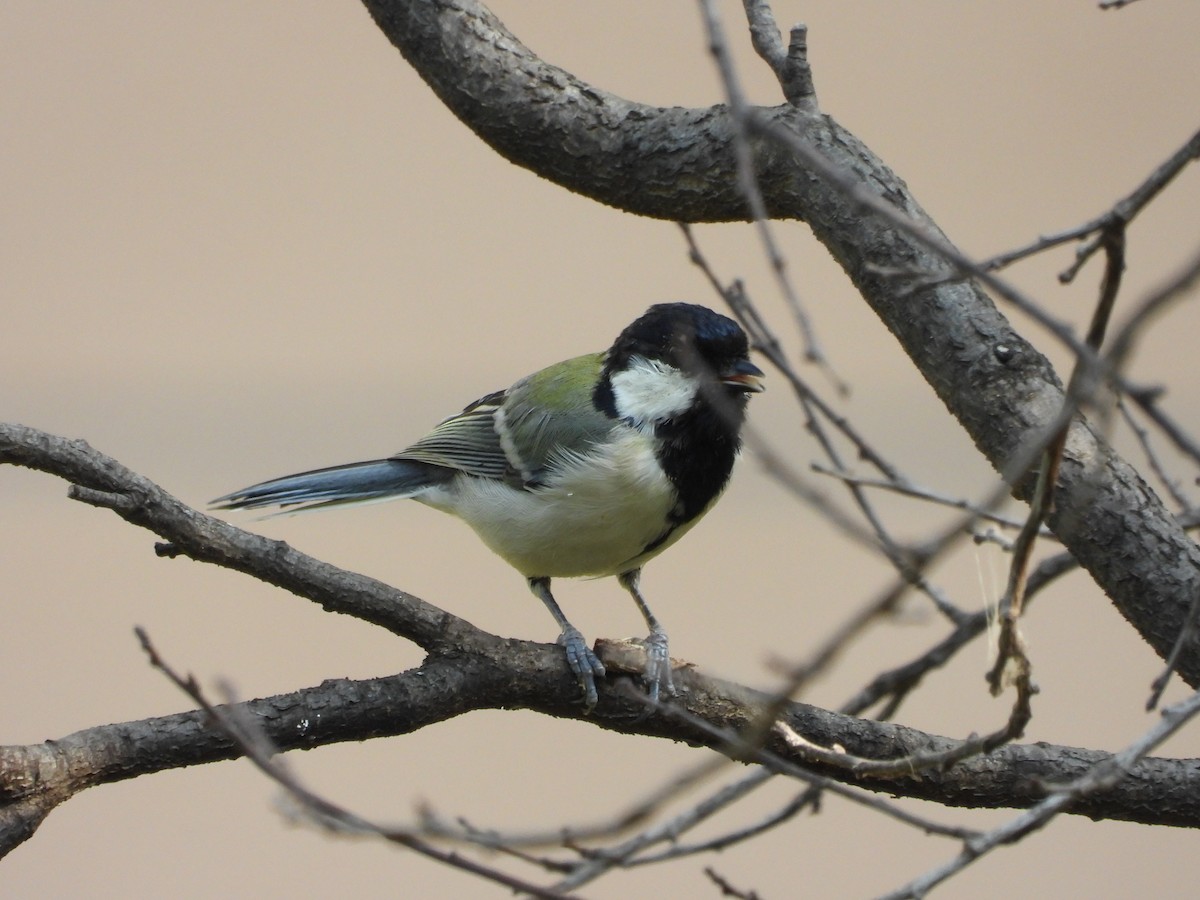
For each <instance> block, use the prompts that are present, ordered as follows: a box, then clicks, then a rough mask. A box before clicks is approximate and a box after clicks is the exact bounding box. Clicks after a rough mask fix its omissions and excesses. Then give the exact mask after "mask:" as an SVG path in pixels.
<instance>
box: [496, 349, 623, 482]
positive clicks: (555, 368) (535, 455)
mask: <svg viewBox="0 0 1200 900" xmlns="http://www.w3.org/2000/svg"><path fill="white" fill-rule="evenodd" d="M603 364H604V354H602V353H593V354H589V355H587V356H580V357H576V358H575V359H568V360H565V361H564V362H560V363H556V364H555V365H552V366H548V367H547V368H545V369H542V370H541V371H540V372H536V373H534V374H533V375H530V376H529V377H528V378H523V379H521V380H520V381H518V382H517V383H516V384H514V385H513V386H512V387H511V388H510V389H509V390H508V392H507V394H506V395H505V397H504V401H503V404H502V405H501V408H500V411H499V413H498V414H497V416H496V428H497V431H498V432H499V434H500V441H501V445H502V446H503V447H504V449H505V451H506V452H507V454H508V457H509V459H510V461H511V464H512V466H513V468H514V469H515V470H516V472H517V473H519V475H520V478H521V480H522V481H523V482H524V483H525V484H526V485H527V486H530V487H533V486H536V485H537V484H539V483H541V482H542V481H544V480H545V477H546V476H547V475H548V474H549V473H551V472H553V471H554V469H555V468H556V467H557V466H558V465H560V464H562V463H563V462H564V461H566V460H569V459H572V458H577V457H578V456H580V455H582V454H585V453H587V452H588V451H589V450H591V449H592V448H593V447H594V446H595V445H596V444H597V443H599V442H600V441H602V440H603V439H604V438H605V437H606V436H607V435H608V434H609V432H611V431H612V428H613V424H614V423H613V420H612V419H610V418H609V417H608V416H606V415H604V413H602V412H600V411H599V410H598V409H596V406H595V403H594V402H593V400H592V392H593V391H594V390H595V386H596V382H597V381H598V380H599V378H600V371H601V368H602V367H603Z"/></svg>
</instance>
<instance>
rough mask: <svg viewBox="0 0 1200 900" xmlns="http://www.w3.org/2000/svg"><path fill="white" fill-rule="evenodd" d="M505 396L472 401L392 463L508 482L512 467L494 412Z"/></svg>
mask: <svg viewBox="0 0 1200 900" xmlns="http://www.w3.org/2000/svg"><path fill="white" fill-rule="evenodd" d="M506 393H507V392H506V391H497V392H496V393H494V394H488V395H487V396H486V397H483V398H481V399H479V400H476V401H475V402H474V403H472V404H471V405H470V406H468V407H467V408H466V409H464V410H463V411H462V412H460V413H459V414H458V415H455V416H451V417H450V418H449V419H446V421H444V422H442V423H441V424H440V425H438V426H437V427H436V428H434V429H433V431H431V432H429V434H427V435H425V437H423V438H421V439H420V440H419V441H417V442H416V443H415V444H413V445H412V446H411V447H406V448H405V449H404V450H401V451H400V452H399V453H397V454H396V455H395V456H393V457H392V459H401V460H414V461H416V462H423V463H429V464H430V465H434V466H444V467H445V468H447V469H457V470H458V471H461V472H466V473H467V474H469V475H477V476H479V477H481V478H505V477H509V478H511V477H512V473H513V466H512V465H511V463H510V462H509V460H508V457H507V456H506V455H505V453H504V448H503V447H502V446H501V444H500V435H499V434H498V433H497V432H496V410H497V409H499V408H500V404H501V403H503V402H504V398H505V395H506Z"/></svg>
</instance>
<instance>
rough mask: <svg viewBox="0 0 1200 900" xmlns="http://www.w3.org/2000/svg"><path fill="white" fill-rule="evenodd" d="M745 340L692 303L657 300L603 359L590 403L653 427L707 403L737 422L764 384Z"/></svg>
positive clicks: (717, 315) (731, 324) (724, 319)
mask: <svg viewBox="0 0 1200 900" xmlns="http://www.w3.org/2000/svg"><path fill="white" fill-rule="evenodd" d="M749 352H750V348H749V342H748V341H747V339H746V333H745V332H744V331H742V329H741V327H740V326H739V325H738V324H737V323H736V322H734V321H733V320H732V319H730V318H728V317H727V316H723V315H721V314H720V313H716V312H713V311H712V310H711V309H708V308H707V307H704V306H698V305H696V304H694V303H659V304H656V305H655V306H651V307H650V308H649V309H648V310H646V312H645V313H644V314H643V315H642V316H641V317H639V318H638V319H636V320H635V321H634V322H633V323H631V324H630V325H629V326H627V327H626V328H625V330H624V331H622V332H621V334H620V335H619V336H618V337H617V339H616V341H615V342H614V343H613V345H612V347H611V348H610V349H609V351H608V353H607V354H606V355H605V358H604V369H603V373H602V376H601V379H600V383H599V385H597V388H596V396H595V401H596V405H597V406H598V407H599V408H600V409H602V410H604V411H605V412H607V413H608V414H609V415H612V416H614V417H615V418H619V419H623V420H625V421H627V422H630V423H631V424H634V425H638V426H654V425H656V424H658V423H661V422H664V421H668V420H670V419H673V418H676V417H678V416H680V415H682V414H683V413H685V412H687V411H688V410H690V409H692V408H694V407H695V406H696V404H697V403H702V402H705V401H707V402H708V403H709V404H710V405H713V406H715V407H717V411H718V412H721V411H722V410H721V407H722V406H727V407H728V412H729V413H730V414H731V415H733V416H734V417H736V418H737V420H738V422H737V424H739V425H740V417H741V413H742V411H743V410H744V408H745V403H746V396H747V395H748V394H750V393H757V392H758V391H761V390H762V389H763V387H762V381H761V379H762V377H763V373H762V370H761V369H759V368H758V366H756V365H754V363H752V362H750V358H749Z"/></svg>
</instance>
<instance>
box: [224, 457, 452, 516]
mask: <svg viewBox="0 0 1200 900" xmlns="http://www.w3.org/2000/svg"><path fill="white" fill-rule="evenodd" d="M453 474H454V473H453V471H452V470H450V469H445V468H442V467H440V466H433V465H429V464H427V463H421V462H415V461H412V460H402V459H374V460H370V461H368V462H358V463H350V464H348V465H344V466H331V467H330V468H328V469H314V470H313V471H311V472H300V473H298V474H296V475H286V476H284V477H283V478H274V479H272V480H271V481H264V482H262V483H261V484H253V485H251V486H250V487H246V488H242V489H241V490H240V491H234V492H233V493H232V494H226V495H225V496H224V497H218V498H217V499H216V500H213V501H212V503H211V504H209V505H210V506H211V507H212V508H214V509H261V508H263V507H265V506H279V507H281V510H280V511H281V512H300V511H302V510H307V509H319V508H322V507H327V506H338V505H342V504H349V503H370V502H373V501H379V500H393V499H398V498H402V497H411V496H413V495H414V494H418V493H420V492H421V491H422V490H423V489H425V488H428V487H432V486H434V485H438V484H442V483H445V482H446V481H448V480H449V479H450V478H452V477H453Z"/></svg>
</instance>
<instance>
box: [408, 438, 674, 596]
mask: <svg viewBox="0 0 1200 900" xmlns="http://www.w3.org/2000/svg"><path fill="white" fill-rule="evenodd" d="M646 443H647V441H646V438H645V437H644V436H642V435H640V434H637V433H636V432H631V433H630V434H629V435H627V436H624V437H622V438H621V439H620V440H619V441H618V443H617V445H616V446H615V447H610V448H609V452H608V453H606V457H605V460H604V461H601V460H599V459H597V458H595V457H591V456H588V457H582V458H580V459H578V460H574V461H572V462H569V463H568V464H566V465H565V466H563V468H562V470H561V472H560V473H559V474H558V475H557V476H556V477H555V478H554V479H552V480H551V481H549V482H548V483H547V484H546V485H545V486H543V487H540V488H538V489H536V490H534V491H524V490H519V489H516V488H513V487H512V486H510V485H507V484H504V483H503V482H499V481H493V480H490V479H482V478H472V477H469V476H462V477H460V478H458V479H457V480H456V481H455V482H454V483H453V484H452V485H451V486H448V487H447V488H446V489H439V490H436V491H433V492H430V493H428V494H425V495H423V496H418V497H416V498H414V499H417V500H420V501H421V502H423V503H426V504H428V505H430V506H434V507H437V508H439V509H443V510H445V511H446V512H451V513H454V514H455V515H457V516H459V517H460V518H462V519H463V520H464V521H466V522H467V524H469V525H470V526H471V527H472V528H474V529H475V531H476V532H477V533H478V534H479V536H480V538H482V539H483V541H484V543H486V544H487V545H488V546H489V547H490V548H491V549H492V550H493V551H495V552H496V553H497V554H499V555H500V556H501V557H503V558H504V559H505V560H506V561H507V562H508V563H509V564H510V565H512V566H513V567H514V568H515V569H517V571H519V572H520V573H521V574H523V575H525V576H528V577H532V576H539V575H540V576H547V577H550V578H572V577H579V576H601V575H618V574H620V573H621V572H625V571H627V570H629V569H634V568H637V567H638V566H640V565H641V564H642V563H643V562H645V561H646V560H647V559H649V558H650V557H652V556H655V555H657V554H658V553H659V552H661V551H662V550H664V549H666V547H667V546H669V545H670V544H672V543H674V541H675V540H676V539H678V538H679V537H680V536H682V534H683V533H684V532H685V531H686V530H687V527H688V526H682V527H680V528H678V529H676V531H675V532H674V533H672V535H671V536H670V538H669V539H668V540H667V541H665V542H663V544H662V545H660V546H658V547H656V548H655V549H654V551H653V552H651V553H649V554H645V555H643V552H642V551H643V550H644V549H645V548H646V546H647V545H648V544H650V543H651V542H653V541H654V540H656V539H657V538H658V537H659V536H660V535H661V534H662V533H663V531H664V530H665V527H666V523H667V516H668V514H669V513H670V511H671V509H672V507H673V506H674V505H675V491H674V488H673V487H672V486H671V483H670V481H669V480H668V479H667V477H666V476H665V475H664V474H663V472H662V469H661V468H660V467H659V465H658V463H657V461H656V460H655V459H654V457H653V454H651V453H649V452H647V446H646ZM689 524H690V523H689Z"/></svg>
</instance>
